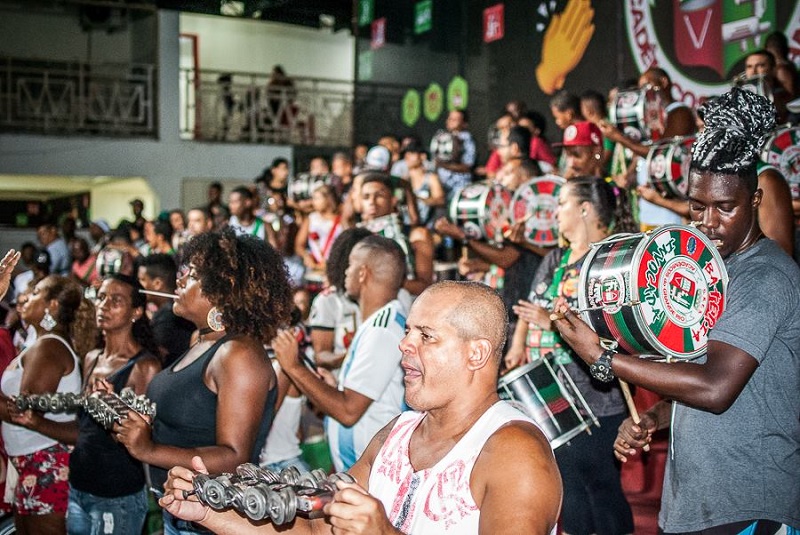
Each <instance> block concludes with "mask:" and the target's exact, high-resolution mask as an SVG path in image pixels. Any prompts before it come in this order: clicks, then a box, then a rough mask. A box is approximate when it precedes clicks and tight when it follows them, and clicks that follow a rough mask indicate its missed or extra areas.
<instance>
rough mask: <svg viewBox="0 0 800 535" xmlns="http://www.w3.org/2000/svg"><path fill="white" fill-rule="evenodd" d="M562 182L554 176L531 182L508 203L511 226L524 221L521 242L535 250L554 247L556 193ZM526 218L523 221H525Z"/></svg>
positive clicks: (556, 223) (521, 188)
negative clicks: (530, 245) (523, 232)
mask: <svg viewBox="0 0 800 535" xmlns="http://www.w3.org/2000/svg"><path fill="white" fill-rule="evenodd" d="M564 182H565V180H564V179H563V178H561V177H560V176H556V175H544V176H541V177H536V178H532V179H531V180H529V181H527V182H525V183H524V184H522V185H520V186H519V187H518V188H517V189H516V191H515V192H514V197H513V198H512V199H511V222H512V223H514V224H516V223H517V222H518V221H522V220H525V239H526V240H528V242H530V243H532V244H533V245H536V246H538V247H552V246H553V245H556V244H558V220H557V219H556V208H558V193H559V191H560V190H561V186H562V185H563V184H564ZM525 218H527V219H525Z"/></svg>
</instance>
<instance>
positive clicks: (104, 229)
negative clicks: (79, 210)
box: [89, 219, 111, 254]
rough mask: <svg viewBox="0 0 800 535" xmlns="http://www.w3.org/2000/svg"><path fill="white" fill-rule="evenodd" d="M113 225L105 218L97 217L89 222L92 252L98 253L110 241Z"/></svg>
mask: <svg viewBox="0 0 800 535" xmlns="http://www.w3.org/2000/svg"><path fill="white" fill-rule="evenodd" d="M110 232H111V226H110V225H109V224H108V221H106V220H105V219H95V220H94V221H92V222H91V223H90V224H89V236H90V237H91V238H92V252H93V253H94V254H97V253H99V252H100V249H102V248H103V247H105V245H106V243H107V242H108V235H109V233H110Z"/></svg>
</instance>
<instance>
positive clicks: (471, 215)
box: [450, 182, 511, 242]
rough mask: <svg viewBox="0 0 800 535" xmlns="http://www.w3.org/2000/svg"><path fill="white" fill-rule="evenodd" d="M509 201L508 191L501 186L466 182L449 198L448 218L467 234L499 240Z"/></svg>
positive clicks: (506, 216) (501, 236) (501, 235)
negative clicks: (465, 184) (466, 184)
mask: <svg viewBox="0 0 800 535" xmlns="http://www.w3.org/2000/svg"><path fill="white" fill-rule="evenodd" d="M510 204H511V192H510V191H509V190H508V189H506V188H504V187H503V186H501V185H499V184H487V183H483V182H482V183H478V184H470V185H469V186H467V187H465V188H463V189H461V190H459V191H458V192H457V193H456V195H455V196H454V197H453V200H452V201H450V220H451V221H453V222H454V223H456V224H457V225H459V226H460V227H461V228H462V229H463V230H464V233H465V234H466V235H467V237H469V238H472V239H486V240H489V241H494V242H502V241H503V232H504V231H505V229H506V228H507V227H508V223H509V210H508V207H509V205H510Z"/></svg>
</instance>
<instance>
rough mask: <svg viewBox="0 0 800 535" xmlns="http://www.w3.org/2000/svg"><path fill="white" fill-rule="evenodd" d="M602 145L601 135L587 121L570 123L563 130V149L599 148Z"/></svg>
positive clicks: (598, 130)
mask: <svg viewBox="0 0 800 535" xmlns="http://www.w3.org/2000/svg"><path fill="white" fill-rule="evenodd" d="M602 144H603V133H602V132H601V131H600V128H598V127H597V125H596V124H594V123H590V122H589V121H579V122H577V123H572V124H571V125H569V126H568V127H566V128H565V129H564V141H563V142H562V143H559V145H561V146H563V147H593V146H595V147H599V146H601V145H602Z"/></svg>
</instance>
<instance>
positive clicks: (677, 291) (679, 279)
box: [578, 225, 728, 360]
mask: <svg viewBox="0 0 800 535" xmlns="http://www.w3.org/2000/svg"><path fill="white" fill-rule="evenodd" d="M727 284H728V273H727V271H726V270H725V265H724V264H723V262H722V257H721V256H720V255H719V253H718V252H717V249H716V247H715V246H714V245H713V244H712V243H711V241H709V239H708V238H706V236H705V235H704V234H703V233H701V232H700V231H698V230H697V229H695V228H693V227H687V226H682V225H665V226H663V227H659V228H657V229H655V230H653V231H651V232H648V233H642V234H621V235H616V236H612V237H610V238H608V239H606V240H603V241H601V242H598V243H595V244H592V246H591V248H590V250H589V253H588V254H587V256H586V260H585V261H584V265H583V269H582V271H581V279H580V284H579V292H578V304H579V306H580V308H581V311H582V315H583V319H584V320H585V321H586V322H587V323H588V324H589V325H590V326H591V327H592V328H593V329H594V330H595V331H596V332H597V334H598V335H599V336H600V337H601V338H606V339H608V340H615V341H616V342H617V343H618V344H619V347H620V349H621V350H622V351H624V352H627V353H631V354H653V353H656V354H659V355H662V356H664V357H667V359H687V360H688V359H693V358H697V357H699V356H701V355H703V354H704V353H705V351H706V345H707V343H708V331H709V330H710V329H711V328H712V327H714V325H715V324H716V322H717V320H718V319H719V317H720V315H721V314H722V311H723V310H724V308H725V289H726V287H727Z"/></svg>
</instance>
